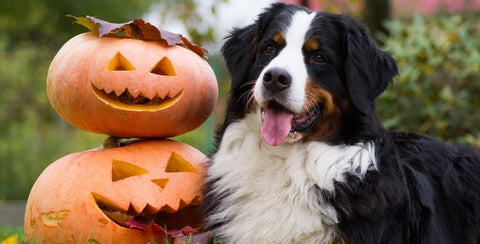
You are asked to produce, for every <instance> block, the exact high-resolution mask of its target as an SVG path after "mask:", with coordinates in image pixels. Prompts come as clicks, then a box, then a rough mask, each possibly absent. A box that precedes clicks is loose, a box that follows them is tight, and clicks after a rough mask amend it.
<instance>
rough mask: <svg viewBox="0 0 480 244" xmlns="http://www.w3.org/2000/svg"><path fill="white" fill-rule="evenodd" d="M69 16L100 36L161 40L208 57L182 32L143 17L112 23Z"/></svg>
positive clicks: (87, 17)
mask: <svg viewBox="0 0 480 244" xmlns="http://www.w3.org/2000/svg"><path fill="white" fill-rule="evenodd" d="M67 17H72V18H74V19H75V21H74V23H77V24H80V25H83V26H85V27H87V28H88V29H89V30H90V31H91V32H93V33H95V34H97V35H98V36H99V37H103V36H116V37H128V38H133V39H140V40H145V41H159V42H162V43H164V44H165V45H168V46H174V45H178V46H182V47H184V48H187V49H190V50H191V51H193V52H194V53H196V54H198V55H199V56H200V57H202V58H205V59H206V52H207V51H206V50H205V49H204V48H202V47H200V46H197V45H196V44H194V43H192V42H190V41H189V40H188V39H187V38H185V37H184V36H182V35H181V34H176V33H172V32H169V31H166V30H162V29H159V28H157V27H156V26H154V25H152V24H150V23H148V22H145V21H144V20H143V19H134V20H132V21H128V22H125V23H111V22H108V21H105V20H101V19H98V18H95V17H92V16H86V17H75V16H73V15H67Z"/></svg>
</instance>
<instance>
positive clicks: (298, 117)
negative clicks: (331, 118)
mask: <svg viewBox="0 0 480 244" xmlns="http://www.w3.org/2000/svg"><path fill="white" fill-rule="evenodd" d="M320 115H321V111H320V109H319V108H318V107H313V108H310V109H307V110H306V111H305V112H303V113H301V114H295V113H293V112H291V111H289V110H288V109H286V108H285V107H284V106H282V105H280V104H278V103H276V102H270V103H269V104H268V105H267V106H266V107H263V108H262V129H261V134H262V137H263V140H264V141H265V142H266V143H267V144H269V145H271V146H278V145H280V144H282V143H283V142H285V140H286V139H287V137H291V138H292V139H294V140H295V139H298V137H299V136H298V134H299V133H305V132H307V131H308V130H310V129H311V128H312V127H313V126H314V125H315V124H316V123H315V122H316V121H317V118H318V116H320Z"/></svg>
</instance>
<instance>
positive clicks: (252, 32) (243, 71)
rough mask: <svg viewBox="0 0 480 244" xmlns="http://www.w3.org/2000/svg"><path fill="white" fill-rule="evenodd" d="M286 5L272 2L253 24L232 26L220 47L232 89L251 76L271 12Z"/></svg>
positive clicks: (271, 16) (270, 19) (271, 17)
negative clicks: (259, 43) (238, 26)
mask: <svg viewBox="0 0 480 244" xmlns="http://www.w3.org/2000/svg"><path fill="white" fill-rule="evenodd" d="M286 6H287V5H285V4H283V3H275V4H272V5H271V6H270V7H269V8H267V9H265V10H264V11H263V13H261V14H260V15H258V17H257V19H256V20H255V22H254V23H253V24H250V25H248V26H246V27H243V28H234V29H233V30H232V32H230V35H229V36H227V38H226V42H225V44H224V45H223V47H222V54H223V57H224V59H225V62H226V64H227V68H228V70H229V72H230V76H231V78H232V86H231V90H232V91H233V90H235V89H237V88H239V87H241V86H242V84H243V83H244V82H246V81H248V80H249V79H250V78H251V77H249V75H250V69H251V68H252V66H253V63H254V61H255V55H256V52H257V48H258V42H259V41H260V40H259V39H260V38H261V33H263V31H264V29H265V28H266V27H267V26H268V24H269V23H270V22H271V21H272V19H273V17H274V14H273V13H276V12H279V11H281V9H285V8H286ZM252 85H253V84H252Z"/></svg>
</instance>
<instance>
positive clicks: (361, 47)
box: [345, 17, 398, 114]
mask: <svg viewBox="0 0 480 244" xmlns="http://www.w3.org/2000/svg"><path fill="white" fill-rule="evenodd" d="M346 18H348V17H346ZM347 22H348V23H347V24H346V25H345V26H346V27H345V28H346V30H345V46H346V60H345V72H346V80H347V81H346V86H347V91H348V94H349V95H350V99H351V101H352V104H353V106H354V107H355V108H356V109H357V110H358V111H360V112H362V113H364V114H369V113H372V112H373V110H374V108H375V106H374V104H375V103H374V101H375V99H376V98H377V96H378V95H380V94H381V93H382V92H383V91H384V90H385V89H386V88H387V86H388V85H389V84H390V83H391V82H392V80H393V78H394V77H395V76H396V75H398V70H397V63H396V61H395V59H393V58H392V56H390V54H388V53H386V52H384V51H382V50H380V48H379V47H378V46H377V44H376V43H375V41H374V40H373V39H372V38H371V37H370V36H369V35H368V31H367V30H366V28H365V27H363V26H362V25H361V24H360V23H358V22H356V21H354V20H352V19H348V20H347Z"/></svg>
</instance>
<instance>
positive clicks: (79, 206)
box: [25, 140, 207, 243]
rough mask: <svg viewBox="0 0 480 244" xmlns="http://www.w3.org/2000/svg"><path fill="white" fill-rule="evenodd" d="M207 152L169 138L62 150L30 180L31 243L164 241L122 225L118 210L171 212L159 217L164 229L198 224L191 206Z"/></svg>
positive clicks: (197, 199) (197, 200)
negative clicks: (82, 150) (40, 172)
mask: <svg viewBox="0 0 480 244" xmlns="http://www.w3.org/2000/svg"><path fill="white" fill-rule="evenodd" d="M206 160H207V158H206V157H205V156H204V155H203V154H202V153H201V152H199V151H198V150H196V149H195V148H193V147H191V146H189V145H187V144H184V143H181V142H177V141H171V140H146V141H139V142H135V143H133V144H130V145H127V146H122V147H117V148H112V149H105V150H99V149H93V150H90V151H85V152H79V153H72V154H70V155H67V156H65V157H63V158H60V159H59V160H57V161H55V162H54V163H52V164H51V165H49V166H48V167H47V168H46V169H45V170H44V172H43V173H42V174H41V175H40V177H39V178H38V179H37V181H36V182H35V184H34V186H33V188H32V190H31V192H30V196H29V198H28V201H27V207H26V212H25V234H26V237H27V239H28V240H31V241H34V242H37V243H49V242H53V243H87V241H88V240H90V241H96V243H146V242H148V241H151V242H154V243H155V242H156V243H159V242H160V243H161V242H163V240H164V238H165V234H164V233H162V232H153V231H152V229H151V228H150V229H148V228H147V230H138V229H132V228H128V227H125V226H122V224H119V223H118V222H116V221H115V220H118V219H121V218H119V217H117V218H112V217H111V216H115V215H116V216H118V215H119V213H123V214H120V215H122V216H129V215H137V216H138V215H144V216H147V215H150V216H153V215H155V214H156V215H155V216H164V215H165V216H166V215H168V214H170V215H172V216H173V219H169V220H166V219H163V220H160V221H158V222H157V223H158V224H159V225H161V226H162V227H164V226H163V225H164V224H165V223H163V224H162V221H165V222H166V225H167V229H168V228H170V229H172V228H171V227H169V225H170V226H172V225H177V226H176V227H175V228H180V226H178V225H181V226H185V225H188V226H191V227H194V228H196V227H200V226H201V223H202V219H201V217H200V214H199V213H198V210H197V209H196V207H194V206H198V205H199V204H200V202H201V198H202V195H201V188H202V186H203V177H204V173H205V167H204V162H205V161H206ZM182 211H187V212H186V214H185V213H184V214H179V213H181V212H182ZM126 213H128V214H129V215H126ZM109 214H110V215H109ZM162 218H163V217H162ZM120 221H121V220H120ZM180 222H181V223H180ZM122 223H124V222H122ZM173 229H174V228H173Z"/></svg>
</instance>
